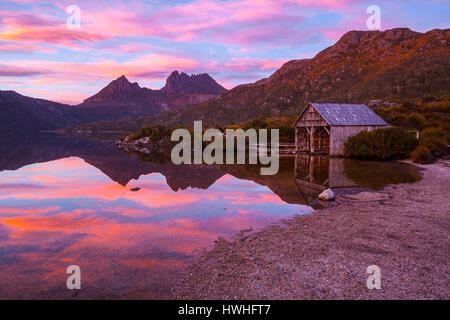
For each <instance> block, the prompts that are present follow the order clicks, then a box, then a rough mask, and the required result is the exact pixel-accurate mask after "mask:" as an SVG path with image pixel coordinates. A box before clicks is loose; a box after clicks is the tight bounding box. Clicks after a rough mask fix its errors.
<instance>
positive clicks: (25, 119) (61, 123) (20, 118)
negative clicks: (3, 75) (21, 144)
mask: <svg viewBox="0 0 450 320" xmlns="http://www.w3.org/2000/svg"><path fill="white" fill-rule="evenodd" d="M87 120H88V119H86V118H85V116H84V115H82V114H79V112H77V110H76V108H74V107H72V106H69V105H65V104H61V103H57V102H52V101H48V100H43V99H35V98H30V97H26V96H23V95H21V94H18V93H17V92H14V91H2V90H0V132H2V133H3V134H5V133H7V134H8V133H11V134H12V133H20V132H30V131H39V130H54V129H57V128H62V127H66V126H71V125H74V124H79V123H83V122H87Z"/></svg>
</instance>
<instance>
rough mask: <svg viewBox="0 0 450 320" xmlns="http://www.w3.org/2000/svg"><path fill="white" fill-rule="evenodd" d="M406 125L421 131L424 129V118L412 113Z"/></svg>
mask: <svg viewBox="0 0 450 320" xmlns="http://www.w3.org/2000/svg"><path fill="white" fill-rule="evenodd" d="M408 124H409V126H410V127H412V128H416V129H419V130H421V129H423V128H425V125H426V121H425V118H424V117H423V116H422V115H421V114H419V113H417V112H414V113H413V114H411V115H410V116H409V117H408Z"/></svg>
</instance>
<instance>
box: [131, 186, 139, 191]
mask: <svg viewBox="0 0 450 320" xmlns="http://www.w3.org/2000/svg"><path fill="white" fill-rule="evenodd" d="M130 190H131V191H139V190H141V188H139V187H134V188H131V189H130Z"/></svg>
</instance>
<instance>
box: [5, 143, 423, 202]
mask: <svg viewBox="0 0 450 320" xmlns="http://www.w3.org/2000/svg"><path fill="white" fill-rule="evenodd" d="M0 152H1V153H0V154H1V156H0V171H3V170H16V169H19V168H21V167H23V166H26V165H29V164H34V163H41V162H48V161H52V160H58V159H62V158H68V157H78V158H81V159H83V160H84V161H86V162H87V163H88V164H90V165H92V166H94V167H96V168H98V169H99V170H100V171H102V172H103V173H104V174H105V175H107V176H108V177H110V178H111V179H112V180H113V181H115V182H117V183H119V184H121V185H124V186H125V185H127V184H128V183H129V181H130V180H133V179H134V180H137V179H138V178H139V177H140V176H141V175H147V174H151V173H160V174H162V175H164V176H165V178H166V182H167V184H168V185H169V186H170V188H172V190H174V191H178V190H180V189H181V190H184V189H186V188H188V187H191V188H201V189H207V188H209V187H210V186H211V185H213V184H214V182H216V181H217V180H218V179H220V178H221V177H222V176H224V175H226V174H229V175H232V176H234V177H236V178H238V179H244V180H250V181H254V182H256V183H258V184H259V185H262V186H266V187H268V188H270V189H271V190H272V191H273V192H274V193H275V194H277V195H278V196H279V197H280V198H281V199H282V200H283V201H285V202H287V203H293V204H307V203H310V202H312V201H313V200H315V199H316V198H317V196H318V194H319V193H320V192H322V191H323V190H324V189H325V188H328V187H330V188H342V187H357V186H360V187H368V188H381V187H383V186H385V185H387V184H390V183H407V182H413V181H416V180H417V179H419V174H418V172H417V170H416V169H415V167H413V166H408V165H405V164H401V163H386V162H367V161H356V160H349V159H339V158H328V157H314V156H313V157H311V156H306V155H299V156H296V157H295V158H294V157H281V158H280V170H279V172H278V174H276V175H273V176H262V175H260V170H259V167H258V166H256V165H212V166H208V165H182V166H177V165H174V164H172V163H171V162H170V159H168V158H167V156H165V157H164V156H162V155H157V154H154V155H132V154H128V153H125V152H123V151H120V150H119V149H118V148H117V147H116V146H115V145H114V144H112V143H106V142H100V141H93V140H86V139H80V138H76V137H69V136H64V135H54V134H48V135H41V136H35V137H27V138H20V139H9V140H7V141H3V142H0Z"/></svg>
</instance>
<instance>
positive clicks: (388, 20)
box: [0, 0, 450, 104]
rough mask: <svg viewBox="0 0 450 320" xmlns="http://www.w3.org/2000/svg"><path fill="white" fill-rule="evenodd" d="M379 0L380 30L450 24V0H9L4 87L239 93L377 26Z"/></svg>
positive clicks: (0, 19) (73, 97)
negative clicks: (214, 88) (123, 81)
mask: <svg viewBox="0 0 450 320" xmlns="http://www.w3.org/2000/svg"><path fill="white" fill-rule="evenodd" d="M71 5H76V6H77V7H78V8H79V10H80V11H79V13H80V15H79V17H80V19H79V21H80V24H79V28H77V19H76V15H75V16H74V13H76V11H73V10H69V12H68V7H69V6H71ZM370 5H377V6H378V7H379V8H380V22H381V24H380V30H386V29H391V28H396V27H408V28H410V29H412V30H414V31H418V32H426V31H429V30H432V29H436V28H439V29H444V28H448V27H449V20H450V19H448V17H450V1H448V0H446V1H443V0H431V1H426V2H424V1H417V0H396V1H391V0H389V1H384V0H370V1H365V0H246V1H244V0H230V1H226V0H170V1H167V0H166V1H162V0H147V1H144V0H142V1H135V0H129V1H114V0H110V1H92V0H89V1H86V0H82V1H75V0H69V1H33V0H11V1H4V0H0V90H15V91H17V92H19V93H21V94H24V95H28V96H32V97H39V98H44V99H49V100H53V101H58V102H63V103H70V104H78V103H81V102H82V101H83V100H84V99H86V98H87V97H89V96H91V95H93V94H95V93H97V92H98V91H99V90H100V89H102V88H103V87H104V86H106V85H107V84H108V83H109V82H110V81H112V80H114V79H115V78H117V77H119V76H121V75H126V76H127V78H128V79H129V80H130V81H132V82H138V83H139V84H140V85H141V86H143V87H148V88H152V89H159V88H161V87H163V86H164V84H165V79H166V78H167V77H168V75H169V74H170V73H171V72H172V71H174V70H178V71H179V72H186V73H188V74H192V73H204V72H206V73H208V74H209V75H211V76H212V77H213V78H214V79H216V81H217V82H219V83H220V84H221V85H223V86H224V87H226V88H227V89H231V88H233V87H234V86H236V85H239V84H244V83H251V82H254V81H256V80H259V79H261V78H265V77H268V76H270V75H271V74H272V73H273V72H274V71H275V70H277V69H278V68H280V67H281V66H282V64H283V63H285V62H287V61H289V60H292V59H303V58H312V57H314V55H315V54H317V53H318V52H319V51H321V50H323V49H325V48H326V47H328V46H330V45H333V44H334V43H335V42H336V41H337V40H338V39H339V38H340V37H341V36H342V35H343V34H344V33H346V32H347V31H350V30H368V26H367V22H366V21H367V19H368V18H369V17H370V16H371V13H367V8H368V7H369V6H370ZM68 20H69V22H68Z"/></svg>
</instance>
